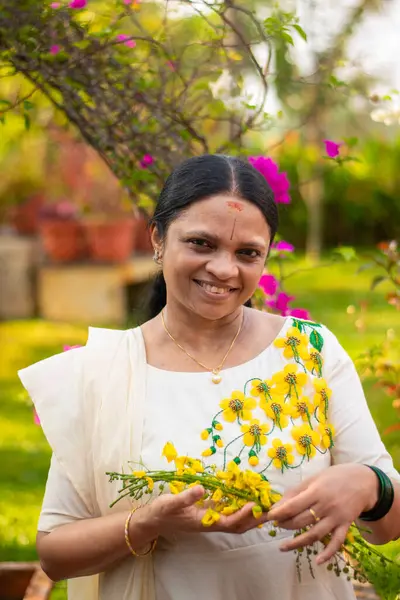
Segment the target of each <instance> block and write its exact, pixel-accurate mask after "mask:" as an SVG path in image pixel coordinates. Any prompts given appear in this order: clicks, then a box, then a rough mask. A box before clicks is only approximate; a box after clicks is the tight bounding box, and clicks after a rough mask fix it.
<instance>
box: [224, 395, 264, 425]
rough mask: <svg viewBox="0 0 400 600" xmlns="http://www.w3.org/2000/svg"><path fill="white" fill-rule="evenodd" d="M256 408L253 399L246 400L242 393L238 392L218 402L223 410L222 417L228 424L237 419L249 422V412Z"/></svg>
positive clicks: (250, 415)
mask: <svg viewBox="0 0 400 600" xmlns="http://www.w3.org/2000/svg"><path fill="white" fill-rule="evenodd" d="M256 406H257V403H256V401H255V400H254V398H246V396H245V395H244V394H243V392H240V391H238V390H236V391H234V392H232V395H231V397H230V398H225V399H224V400H222V402H220V407H221V408H222V409H223V412H222V417H223V418H224V419H225V421H228V423H233V422H234V421H236V420H237V419H241V420H242V421H250V419H251V417H252V414H251V411H252V410H253V409H254V408H255V407H256Z"/></svg>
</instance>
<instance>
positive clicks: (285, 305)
mask: <svg viewBox="0 0 400 600" xmlns="http://www.w3.org/2000/svg"><path fill="white" fill-rule="evenodd" d="M292 300H294V296H288V295H287V294H285V292H280V293H279V294H278V296H277V298H275V299H274V300H269V301H268V302H266V304H267V306H269V307H270V308H273V309H274V310H276V311H278V312H280V313H281V314H282V315H283V316H285V315H286V314H287V311H288V309H289V302H291V301H292Z"/></svg>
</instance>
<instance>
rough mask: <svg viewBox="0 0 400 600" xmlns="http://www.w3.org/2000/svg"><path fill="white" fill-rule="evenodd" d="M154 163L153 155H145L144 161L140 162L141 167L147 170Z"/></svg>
mask: <svg viewBox="0 0 400 600" xmlns="http://www.w3.org/2000/svg"><path fill="white" fill-rule="evenodd" d="M153 162H154V158H153V157H152V156H151V154H145V155H144V156H143V158H142V160H141V161H140V166H141V167H142V169H147V167H150V165H152V164H153Z"/></svg>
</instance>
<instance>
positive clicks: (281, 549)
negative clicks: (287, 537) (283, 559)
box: [279, 544, 289, 552]
mask: <svg viewBox="0 0 400 600" xmlns="http://www.w3.org/2000/svg"><path fill="white" fill-rule="evenodd" d="M279 550H280V551H281V552H287V551H288V550H289V548H288V547H287V546H286V544H283V546H280V548H279Z"/></svg>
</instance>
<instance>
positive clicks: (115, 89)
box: [0, 0, 400, 600]
mask: <svg viewBox="0 0 400 600" xmlns="http://www.w3.org/2000/svg"><path fill="white" fill-rule="evenodd" d="M399 28H400V1H399V0H381V1H380V0H346V1H345V0H335V1H334V0H298V1H297V2H296V1H291V0H282V2H280V3H278V4H277V3H276V2H274V1H272V0H271V1H269V0H267V1H263V2H261V1H260V0H248V1H244V0H234V1H226V2H225V1H224V0H219V1H213V0H210V1H209V2H203V1H202V0H198V1H196V2H195V1H191V0H174V1H151V0H104V1H100V0H87V1H86V0H73V1H72V2H71V1H68V2H47V1H46V2H43V1H39V0H22V2H19V3H18V4H16V3H15V2H13V1H11V0H0V173H1V177H0V562H1V561H31V560H36V558H37V556H36V551H35V545H34V544H35V533H36V525H37V519H38V515H39V511H40V506H41V500H42V496H43V492H44V485H45V482H46V476H47V470H48V466H49V461H50V448H49V446H48V444H47V442H46V440H45V438H44V436H43V433H42V431H41V428H40V426H39V425H37V424H35V421H34V414H33V409H32V404H31V402H30V400H29V398H28V397H27V395H26V394H25V393H24V391H23V389H22V387H21V385H20V383H19V380H18V378H17V371H18V369H20V368H23V367H25V366H27V365H29V364H31V363H33V362H35V361H37V360H40V359H43V358H46V357H48V356H50V355H52V354H55V353H58V352H62V351H63V348H64V346H66V345H76V344H84V343H85V340H86V337H87V328H88V326H89V325H100V326H110V327H118V328H125V327H131V326H133V325H135V324H137V323H139V322H140V321H141V319H143V318H144V307H145V304H146V291H147V287H148V283H149V282H150V281H151V277H152V276H153V274H154V272H155V265H154V262H153V261H152V248H151V244H150V242H149V236H148V229H147V223H148V219H149V218H151V214H152V208H153V206H154V202H155V201H156V198H157V193H158V192H159V191H160V189H161V186H162V183H163V181H164V180H165V178H166V176H167V175H168V173H169V172H170V171H171V170H172V168H173V167H174V165H176V164H177V163H178V162H180V161H181V160H182V159H184V158H186V157H188V156H192V155H195V154H201V153H207V152H217V153H229V154H235V155H238V156H241V157H243V158H246V157H250V159H251V160H252V161H253V164H255V165H256V166H257V165H258V167H257V168H259V169H260V170H261V172H263V174H264V175H265V177H266V178H267V180H268V181H269V183H270V184H271V186H272V187H273V189H274V192H275V197H276V201H277V202H278V203H279V205H280V206H279V208H280V215H281V228H280V237H279V238H278V240H277V243H276V245H275V247H274V248H273V250H272V253H271V258H270V261H269V263H268V266H267V271H268V272H267V271H266V276H267V278H266V279H264V282H261V284H260V289H259V290H258V291H257V293H256V295H255V298H254V302H255V304H256V305H257V306H258V307H259V308H260V309H263V310H270V311H272V312H276V313H279V314H288V315H289V314H291V315H293V316H298V317H306V318H311V319H312V320H315V321H317V322H322V323H324V324H325V325H327V326H328V327H329V328H330V329H332V330H333V332H334V333H335V334H336V335H337V337H338V338H339V340H340V342H341V343H342V344H343V346H344V347H345V348H346V350H347V351H348V352H349V354H350V356H351V357H352V358H353V359H354V360H355V361H356V365H357V368H358V370H359V373H360V376H361V377H362V378H363V381H364V385H365V391H366V395H367V399H368V403H369V406H370V409H371V412H372V414H373V417H374V419H375V422H376V424H377V426H378V429H379V431H380V433H381V435H382V438H383V440H384V443H385V444H386V446H387V448H388V450H389V452H390V453H391V454H392V456H393V459H394V461H395V464H396V466H397V468H400V337H399V336H400V254H399V246H398V243H399V241H400V170H399V165H400V95H399V92H398V88H400V71H399V68H398V60H397V56H398V54H399V51H400V41H399V36H398V31H399ZM343 400H344V401H345V399H343ZM387 552H388V554H390V555H391V556H392V557H394V558H396V560H398V559H399V557H400V545H399V543H396V544H392V545H390V547H388V548H387ZM64 587H65V586H64V584H59V585H58V586H56V589H55V590H54V591H53V593H52V596H51V598H52V600H54V599H58V600H61V598H65V597H66V596H65V589H64ZM382 597H383V598H384V599H385V600H389V597H384V596H382ZM392 598H395V596H393V597H392Z"/></svg>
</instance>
